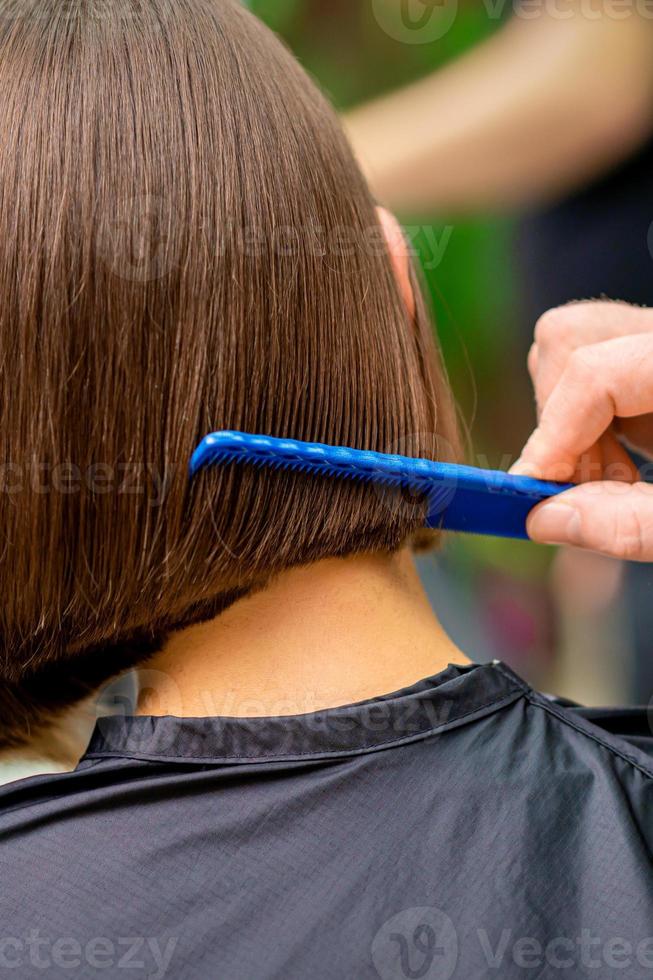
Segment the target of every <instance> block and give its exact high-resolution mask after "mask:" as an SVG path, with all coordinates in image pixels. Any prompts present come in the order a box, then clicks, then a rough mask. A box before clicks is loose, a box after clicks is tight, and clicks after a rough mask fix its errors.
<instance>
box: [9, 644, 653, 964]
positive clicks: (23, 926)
mask: <svg viewBox="0 0 653 980" xmlns="http://www.w3.org/2000/svg"><path fill="white" fill-rule="evenodd" d="M0 835H1V838H0V839H1V842H2V843H1V845H0V880H1V882H2V890H1V897H0V924H1V925H0V976H2V975H4V974H5V973H6V974H7V975H8V976H13V977H29V978H32V977H35V976H55V977H71V976H73V977H95V976H104V977H125V976H151V977H163V976H166V977H175V978H177V977H179V978H183V980H187V978H188V980H192V978H199V980H257V978H284V980H287V978H291V980H292V978H298V980H309V978H310V980H313V978H317V980H319V978H325V980H326V978H329V980H331V978H333V980H343V978H344V980H348V978H353V980H364V978H378V977H381V978H382V980H386V978H397V980H402V978H405V977H411V978H420V977H421V978H428V980H443V978H447V980H448V978H451V977H455V978H460V980H473V978H476V977H500V978H502V980H504V978H511V977H538V978H545V977H558V976H564V977H574V978H576V977H585V976H587V977H598V978H604V977H605V978H613V977H615V976H618V977H627V978H639V977H651V976H653V863H652V852H653V738H652V737H651V729H650V726H649V725H648V719H647V715H646V711H644V710H642V711H636V710H629V711H624V712H618V711H607V712H604V713H601V712H598V711H596V710H593V711H586V710H583V709H581V708H576V707H569V706H563V705H561V704H560V703H557V702H555V701H553V700H552V699H549V698H547V697H545V696H543V695H540V694H537V693H535V692H534V691H532V690H531V689H530V688H529V687H528V686H527V685H526V684H525V683H524V682H523V681H522V680H520V679H519V678H518V677H517V676H516V675H515V674H513V673H512V672H511V671H510V670H509V669H508V668H506V667H505V666H503V665H501V664H499V663H494V664H489V665H484V666H476V667H450V668H449V669H448V670H446V671H445V672H444V673H442V674H439V675H438V676H437V677H434V678H431V679H428V680H426V681H423V682H421V683H419V684H417V685H415V686H414V687H412V688H409V689H406V690H403V691H400V692H398V693H395V694H392V695H388V696H387V697H384V698H379V699H375V700H373V701H369V702H362V703H360V704H357V705H351V706H347V707H343V708H340V709H336V710H333V711H328V712H323V713H321V714H318V715H306V716H301V717H294V718H279V719H264V718H258V719H225V718H213V719H184V720H180V719H174V718H162V719H154V718H122V719H121V718H107V719H101V720H100V722H99V723H98V726H97V729H96V731H95V734H94V736H93V738H92V741H91V744H90V746H89V749H88V752H87V754H86V756H85V757H84V759H83V760H82V762H81V763H80V765H79V767H78V769H77V770H76V771H75V772H73V773H69V774H65V775H60V776H50V777H39V778H34V779H28V780H23V781H21V782H19V783H15V784H11V785H9V786H6V787H4V788H3V789H1V790H0ZM128 969H129V970H130V972H129V973H127V972H126V970H128Z"/></svg>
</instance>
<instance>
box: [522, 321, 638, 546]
mask: <svg viewBox="0 0 653 980" xmlns="http://www.w3.org/2000/svg"><path fill="white" fill-rule="evenodd" d="M529 370H530V373H531V377H532V379H533V384H534V386H535V395H536V399H537V407H538V417H539V424H538V427H537V429H536V430H535V432H534V433H533V435H532V436H531V438H530V439H529V441H528V443H527V444H526V447H525V449H524V451H523V453H522V456H521V459H520V460H519V462H518V463H517V464H516V466H515V467H513V472H516V473H523V474H526V475H529V476H536V477H540V478H542V479H549V480H562V481H566V480H573V482H576V483H579V484H581V485H580V486H578V488H575V489H573V490H570V491H569V492H567V493H565V494H562V495H561V496H559V497H557V498H555V499H554V500H552V501H549V502H547V503H545V504H541V505H540V506H539V507H538V508H536V510H535V511H534V512H533V514H532V515H531V517H530V518H529V524H528V533H529V534H530V536H531V538H532V539H533V540H535V541H540V542H544V543H550V544H569V545H575V546H577V547H581V548H589V549H592V550H594V551H599V552H602V553H603V554H606V555H613V556H615V557H618V558H628V559H631V560H635V561H653V486H651V485H649V484H646V483H642V482H641V481H640V478H639V473H638V471H637V469H636V467H635V466H634V465H633V463H632V461H631V459H630V457H629V456H628V454H627V453H626V451H625V450H624V448H623V446H622V441H624V440H625V441H626V442H628V443H629V444H630V445H631V446H632V447H633V448H636V449H638V450H639V451H640V452H641V453H643V454H644V455H646V456H653V414H652V413H653V310H643V309H639V308H637V307H632V306H627V305H626V304H624V303H610V302H602V303H598V302H596V303H595V302H591V303H576V304H573V305H571V306H566V307H561V308H560V309H557V310H552V311H551V312H549V313H547V314H545V316H544V317H543V318H542V319H541V320H540V322H539V323H538V325H537V328H536V331H535V343H534V345H533V348H532V350H531V353H530V356H529Z"/></svg>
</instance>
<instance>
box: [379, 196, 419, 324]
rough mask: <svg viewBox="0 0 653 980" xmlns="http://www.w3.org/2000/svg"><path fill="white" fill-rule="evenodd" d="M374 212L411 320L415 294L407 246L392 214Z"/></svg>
mask: <svg viewBox="0 0 653 980" xmlns="http://www.w3.org/2000/svg"><path fill="white" fill-rule="evenodd" d="M376 210H377V214H378V216H379V221H380V223H381V227H382V228H383V233H384V235H385V240H386V242H387V245H388V252H389V253H390V258H391V259H392V265H393V268H394V271H395V277H396V279H397V283H398V285H399V289H400V290H401V295H402V296H403V298H404V303H405V304H406V309H407V310H408V312H409V314H410V317H411V319H414V318H415V309H416V307H415V294H414V292H413V287H412V284H411V281H410V252H409V249H408V244H407V242H406V239H405V237H404V233H403V231H402V229H401V225H400V224H399V222H398V221H397V219H396V218H395V216H394V214H391V213H390V211H388V210H387V209H386V208H381V207H379V208H377V209H376Z"/></svg>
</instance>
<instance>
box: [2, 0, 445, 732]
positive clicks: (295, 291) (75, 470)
mask: <svg viewBox="0 0 653 980" xmlns="http://www.w3.org/2000/svg"><path fill="white" fill-rule="evenodd" d="M0 345H1V349H2V354H1V357H0V433H1V435H0V440H1V442H0V467H1V469H0V478H1V485H0V528H1V531H2V548H1V549H0V582H1V583H2V603H1V604H0V705H2V708H3V711H2V713H3V715H4V716H5V717H7V716H9V718H10V722H9V728H7V729H6V731H5V733H4V736H5V741H8V740H9V739H11V738H13V737H16V738H17V737H18V727H19V725H18V721H19V716H20V715H21V714H22V715H24V717H25V720H26V723H27V722H30V723H32V722H34V721H35V720H37V711H38V710H40V708H39V705H40V706H41V708H50V707H52V708H55V707H57V706H58V705H61V704H63V703H65V702H66V701H67V700H70V699H71V698H73V697H74V696H75V695H76V694H78V693H81V692H82V690H83V689H85V688H86V686H87V685H90V684H95V683H97V682H100V681H101V680H102V679H103V678H105V677H107V676H109V675H110V674H111V673H112V672H113V671H115V670H119V669H120V668H121V667H122V666H123V665H126V664H130V663H131V662H133V661H134V660H136V659H138V658H139V657H142V656H143V655H144V653H145V652H146V651H147V650H149V649H152V648H154V647H156V645H157V644H159V643H160V642H161V640H162V638H163V637H164V636H165V634H166V632H168V631H169V630H171V629H175V628H178V627H179V626H182V625H184V624H187V623H190V622H193V621H197V620H199V619H201V618H206V617H208V616H211V615H215V614H217V612H219V610H220V609H221V608H224V606H225V605H227V604H228V603H229V602H231V601H233V599H234V598H236V597H238V596H240V595H242V594H245V593H246V592H248V591H250V590H251V589H253V588H258V587H261V586H263V585H265V582H266V581H267V580H269V578H270V576H271V575H273V574H275V573H276V572H278V571H280V570H282V569H284V568H286V567H289V566H293V565H297V564H305V563H308V562H311V561H314V560H317V559H320V558H323V557H328V556H335V555H348V554H354V553H357V552H360V551H374V550H387V551H392V550H395V549H397V548H398V547H400V546H401V544H402V543H403V542H405V540H406V539H407V537H409V536H410V535H411V533H413V532H414V531H415V530H416V529H417V528H418V527H419V525H420V521H421V518H422V516H423V511H422V510H421V509H420V508H419V507H417V508H416V507H414V506H406V505H405V504H404V503H403V502H402V501H399V500H397V499H396V498H393V499H389V498H388V496H387V495H382V494H380V493H379V492H378V491H376V490H374V489H373V488H371V487H364V486H359V485H354V484H351V483H345V482H334V481H333V480H327V479H316V478H314V477H312V478H309V477H306V476H302V475H301V474H286V473H261V472H259V471H256V472H254V471H247V470H244V469H234V468H227V469H225V470H222V471H217V470H214V471H211V472H207V473H204V474H202V475H201V476H200V477H199V478H198V479H197V480H195V481H194V482H193V483H192V485H191V484H190V483H189V480H188V474H187V465H188V460H189V458H190V455H191V453H192V451H193V449H194V447H195V446H196V444H197V443H198V442H199V440H200V439H201V438H202V437H203V436H204V435H205V434H206V433H208V432H210V431H214V430H217V429H223V428H230V429H241V430H246V431H250V432H260V433H266V434H271V435H282V436H292V437H296V438H299V439H309V440H318V441H323V442H331V443H340V444H344V445H350V446H356V447H360V448H370V449H376V450H380V451H390V452H391V451H400V452H405V453H411V454H412V453H415V454H418V453H419V454H423V455H431V456H436V455H444V454H447V455H452V454H453V453H455V443H456V438H455V424H454V418H453V410H452V406H451V401H450V397H449V394H448V391H447V387H446V384H445V381H444V379H443V375H442V372H441V369H440V367H439V362H438V359H437V355H436V353H435V349H434V346H433V342H432V339H431V336H430V331H429V328H428V324H427V323H426V318H425V316H424V310H423V307H422V304H421V301H420V299H419V297H418V298H417V310H416V314H415V317H414V318H413V317H411V316H410V315H409V312H408V310H407V307H406V304H405V302H404V301H403V299H402V295H401V289H400V287H399V285H398V283H397V279H396V276H395V275H394V274H393V265H392V262H391V261H390V258H389V255H388V250H387V248H386V246H385V242H384V237H383V234H382V231H381V224H380V222H379V220H378V217H377V214H376V211H375V208H374V204H373V202H372V200H371V198H370V195H369V193H368V190H367V188H366V186H365V184H364V182H363V179H362V178H361V175H360V173H359V170H358V168H357V166H356V164H355V162H354V160H353V158H352V155H351V153H350V150H349V148H348V146H347V144H346V142H345V140H344V137H343V135H342V133H341V131H340V128H339V126H338V123H337V120H336V118H335V116H334V114H333V113H332V111H331V109H330V108H329V107H328V105H327V103H326V102H325V100H324V99H323V98H322V96H321V95H320V94H319V92H318V91H317V89H316V88H315V86H314V85H313V84H312V83H311V82H310V81H309V80H308V78H307V77H306V75H305V74H304V73H303V71H302V70H301V69H300V68H299V66H298V65H297V63H296V62H295V61H294V59H293V58H292V57H291V56H290V55H289V54H288V53H287V51H286V50H285V49H284V48H283V46H282V45H281V44H280V43H279V42H278V41H277V40H276V39H275V38H274V37H273V35H271V34H270V33H269V31H268V30H267V29H266V28H265V27H264V26H262V25H261V24H260V23H259V22H258V21H257V20H256V19H255V18H254V17H252V16H251V15H250V14H249V13H248V12H247V11H246V10H244V9H243V8H242V7H241V6H240V5H239V3H238V2H236V0H0ZM12 726H13V727H12ZM2 737H3V734H2V733H0V739H1V738H2Z"/></svg>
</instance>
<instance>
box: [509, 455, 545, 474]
mask: <svg viewBox="0 0 653 980" xmlns="http://www.w3.org/2000/svg"><path fill="white" fill-rule="evenodd" d="M508 472H509V473H510V474H511V475H512V476H531V477H535V478H537V477H538V476H539V472H538V469H537V467H536V466H533V464H532V463H525V462H524V461H523V460H522V459H521V458H520V459H518V460H517V462H516V463H515V464H514V465H513V466H511V467H510V469H509V470H508Z"/></svg>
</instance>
